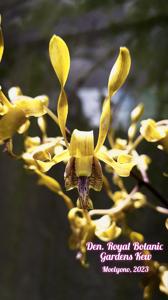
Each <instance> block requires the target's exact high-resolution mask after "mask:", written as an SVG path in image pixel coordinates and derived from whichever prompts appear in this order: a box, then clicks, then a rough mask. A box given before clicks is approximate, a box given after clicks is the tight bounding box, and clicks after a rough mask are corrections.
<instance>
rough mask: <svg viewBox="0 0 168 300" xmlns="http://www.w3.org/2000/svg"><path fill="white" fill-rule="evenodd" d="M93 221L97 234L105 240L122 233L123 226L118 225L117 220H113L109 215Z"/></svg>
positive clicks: (114, 237)
mask: <svg viewBox="0 0 168 300" xmlns="http://www.w3.org/2000/svg"><path fill="white" fill-rule="evenodd" d="M93 222H94V223H95V225H96V229H95V235H96V236H97V237H98V238H99V239H100V240H102V241H104V242H107V241H110V240H113V239H116V238H117V237H118V236H119V235H120V234H121V228H120V227H118V226H116V223H115V222H111V218H110V217H109V216H108V215H105V216H103V217H101V218H100V219H98V220H94V221H93Z"/></svg>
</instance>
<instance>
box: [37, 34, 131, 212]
mask: <svg viewBox="0 0 168 300" xmlns="http://www.w3.org/2000/svg"><path fill="white" fill-rule="evenodd" d="M49 54H50V60H51V63H52V66H53V68H54V70H55V73H56V75H57V77H58V79H59V82H60V86H61V92H60V95H59V99H58V104H57V114H58V121H59V127H60V130H61V133H62V135H63V137H64V140H65V144H66V147H67V149H66V150H64V151H62V153H60V154H59V155H55V157H53V159H52V160H51V161H48V162H43V161H40V160H37V163H38V164H39V167H40V168H41V170H42V171H44V172H46V171H48V170H49V169H50V168H51V167H52V166H53V165H55V164H56V163H58V162H60V161H63V160H65V159H67V160H68V164H67V167H66V170H65V186H66V189H67V190H69V189H72V188H74V187H77V188H78V192H79V200H80V202H81V207H82V208H87V206H88V203H87V202H88V199H89V188H93V189H95V190H96V191H99V190H100V189H101V188H102V170H101V165H100V163H99V160H102V161H103V162H105V163H106V164H108V165H110V166H111V167H112V168H113V169H114V170H115V172H116V173H117V174H118V175H120V176H129V173H130V170H131V169H132V167H133V166H134V162H133V160H132V157H131V156H130V155H128V154H125V153H119V155H118V156H117V157H116V159H113V158H112V157H110V155H109V154H108V153H107V152H106V151H104V149H103V144H104V141H105V139H106V136H107V133H108V129H109V124H110V114H111V110H110V100H111V97H112V95H114V94H115V93H116V92H117V90H118V89H119V88H120V87H121V86H122V85H123V83H124V82H125V80H126V78H127V75H128V73H129V69H130V64H131V60H130V54H129V51H128V49H127V48H124V47H123V48H120V53H119V56H118V58H117V61H116V63H115V64H114V66H113V68H112V70H111V73H110V76H109V81H108V96H107V97H106V99H105V101H104V104H103V109H102V114H101V118H100V126H99V136H98V141H97V144H96V147H94V136H93V131H87V132H86V131H79V130H77V129H75V130H74V131H73V133H72V136H71V140H70V143H69V142H68V140H67V136H66V120H67V115H68V101H67V96H66V93H65V90H64V86H65V83H66V80H67V77H68V73H69V68H70V56H69V50H68V47H67V45H66V44H65V42H64V41H63V40H62V39H61V38H60V37H58V36H55V35H54V36H53V37H52V38H51V40H50V44H49Z"/></svg>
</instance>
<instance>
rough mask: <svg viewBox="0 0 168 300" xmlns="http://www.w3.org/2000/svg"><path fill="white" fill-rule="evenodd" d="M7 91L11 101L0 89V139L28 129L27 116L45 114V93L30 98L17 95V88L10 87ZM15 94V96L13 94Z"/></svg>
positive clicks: (8, 137) (5, 138)
mask: <svg viewBox="0 0 168 300" xmlns="http://www.w3.org/2000/svg"><path fill="white" fill-rule="evenodd" d="M12 89H13V91H12V93H11V91H10V93H9V95H10V99H11V102H10V101H9V100H8V99H7V98H6V96H5V95H4V93H3V92H2V90H0V114H1V116H2V117H1V118H0V140H1V141H5V140H7V139H10V138H11V137H12V136H13V135H14V134H15V133H16V132H18V133H21V134H22V133H23V132H25V130H27V129H28V127H29V125H30V122H29V120H28V118H29V117H40V116H43V115H44V114H46V109H45V108H46V106H47V105H48V97H47V96H45V95H42V96H37V97H35V98H31V97H28V96H24V95H17V96H16V93H17V92H18V91H20V90H19V88H18V87H17V88H16V87H15V88H12ZM14 94H15V96H14Z"/></svg>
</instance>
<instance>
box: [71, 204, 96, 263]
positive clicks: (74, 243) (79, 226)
mask: <svg viewBox="0 0 168 300" xmlns="http://www.w3.org/2000/svg"><path fill="white" fill-rule="evenodd" d="M68 219H69V222H70V226H71V230H72V234H71V236H70V238H69V246H70V248H71V249H72V250H77V251H78V254H77V258H78V259H79V260H80V262H81V264H82V265H83V266H87V264H86V243H87V242H89V241H91V240H92V239H93V236H94V232H95V224H94V223H93V221H92V220H91V218H90V217H89V215H88V213H87V211H86V210H81V209H79V208H77V207H75V208H72V209H71V210H70V211H69V213H68Z"/></svg>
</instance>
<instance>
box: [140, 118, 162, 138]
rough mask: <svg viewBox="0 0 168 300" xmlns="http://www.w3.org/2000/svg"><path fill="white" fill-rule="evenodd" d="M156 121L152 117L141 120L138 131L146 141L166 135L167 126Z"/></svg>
mask: <svg viewBox="0 0 168 300" xmlns="http://www.w3.org/2000/svg"><path fill="white" fill-rule="evenodd" d="M158 123H159V122H158ZM158 123H157V122H155V121H154V120H152V119H147V120H144V121H142V122H141V127H140V133H141V135H142V136H143V137H144V138H145V139H146V140H147V141H148V142H157V141H160V140H161V139H163V138H165V137H166V128H167V127H166V126H164V125H162V124H161V125H159V124H158Z"/></svg>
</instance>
